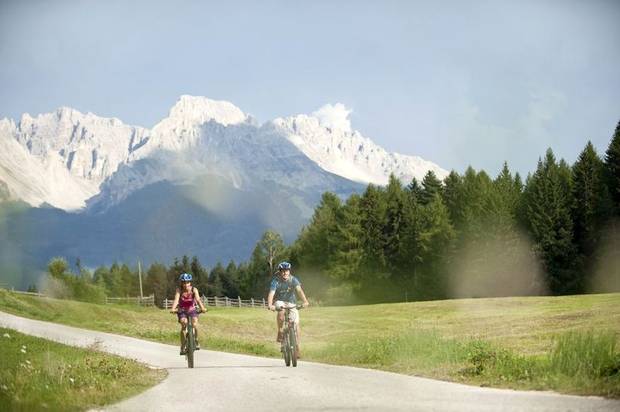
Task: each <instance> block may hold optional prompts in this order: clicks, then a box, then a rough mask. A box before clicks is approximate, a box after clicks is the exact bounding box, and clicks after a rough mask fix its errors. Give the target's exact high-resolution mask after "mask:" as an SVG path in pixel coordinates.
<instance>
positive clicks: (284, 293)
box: [269, 275, 301, 303]
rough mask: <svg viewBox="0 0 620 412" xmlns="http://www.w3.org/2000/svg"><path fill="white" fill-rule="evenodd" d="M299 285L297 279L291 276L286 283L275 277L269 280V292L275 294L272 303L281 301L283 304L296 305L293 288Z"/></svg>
mask: <svg viewBox="0 0 620 412" xmlns="http://www.w3.org/2000/svg"><path fill="white" fill-rule="evenodd" d="M300 285H301V282H300V281H299V279H297V278H296V277H295V276H293V275H291V277H290V278H289V280H288V282H285V281H284V280H282V279H280V277H279V276H277V275H276V276H274V277H273V278H272V279H271V286H270V287H269V290H273V291H275V292H276V293H275V294H274V302H275V301H276V300H281V301H283V302H289V303H297V295H296V294H295V288H296V287H297V286H300Z"/></svg>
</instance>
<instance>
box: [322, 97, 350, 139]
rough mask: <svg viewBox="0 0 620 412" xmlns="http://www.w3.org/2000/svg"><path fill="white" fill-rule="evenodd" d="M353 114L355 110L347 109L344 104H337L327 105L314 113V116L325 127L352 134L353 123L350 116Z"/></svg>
mask: <svg viewBox="0 0 620 412" xmlns="http://www.w3.org/2000/svg"><path fill="white" fill-rule="evenodd" d="M351 112H353V110H350V109H347V108H346V107H345V105H344V104H342V103H336V104H335V105H331V104H326V105H325V106H323V107H321V108H320V109H319V110H317V111H315V112H314V113H312V116H314V117H316V118H317V119H319V122H320V123H321V124H322V125H323V126H325V127H329V128H331V129H340V130H344V131H347V132H350V131H351V121H350V120H349V114H351Z"/></svg>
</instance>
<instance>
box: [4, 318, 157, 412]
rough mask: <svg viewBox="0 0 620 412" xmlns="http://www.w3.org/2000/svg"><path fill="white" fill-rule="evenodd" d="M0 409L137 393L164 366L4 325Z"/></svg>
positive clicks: (103, 400)
mask: <svg viewBox="0 0 620 412" xmlns="http://www.w3.org/2000/svg"><path fill="white" fill-rule="evenodd" d="M0 359H2V367H1V368H0V409H2V410H7V411H36V410H52V411H57V410H63V411H65V410H67V411H73V410H85V409H88V408H92V407H101V406H103V405H107V404H110V403H114V402H117V401H119V400H121V399H123V398H127V397H129V396H131V395H135V394H137V393H139V392H141V391H143V390H145V389H147V388H149V387H151V386H153V385H155V384H156V383H158V382H160V381H161V380H162V379H163V378H164V377H165V375H166V372H165V371H164V370H155V369H150V368H148V367H146V366H144V365H141V364H139V363H137V362H135V361H131V360H128V359H124V358H121V357H118V356H113V355H108V354H105V353H102V352H99V351H97V350H96V349H95V348H89V349H79V348H74V347H70V346H66V345H62V344H59V343H55V342H52V341H49V340H45V339H40V338H35V337H31V336H28V335H23V334H21V333H19V332H16V331H14V330H11V329H4V328H0Z"/></svg>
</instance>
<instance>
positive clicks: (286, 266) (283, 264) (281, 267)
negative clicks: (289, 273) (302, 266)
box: [278, 261, 291, 270]
mask: <svg viewBox="0 0 620 412" xmlns="http://www.w3.org/2000/svg"><path fill="white" fill-rule="evenodd" d="M287 269H288V270H290V269H291V264H290V263H288V262H287V261H283V262H280V263H279V264H278V270H287Z"/></svg>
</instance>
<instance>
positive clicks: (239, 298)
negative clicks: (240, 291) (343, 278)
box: [237, 296, 241, 307]
mask: <svg viewBox="0 0 620 412" xmlns="http://www.w3.org/2000/svg"><path fill="white" fill-rule="evenodd" d="M237 299H238V300H239V307H241V296H237Z"/></svg>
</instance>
